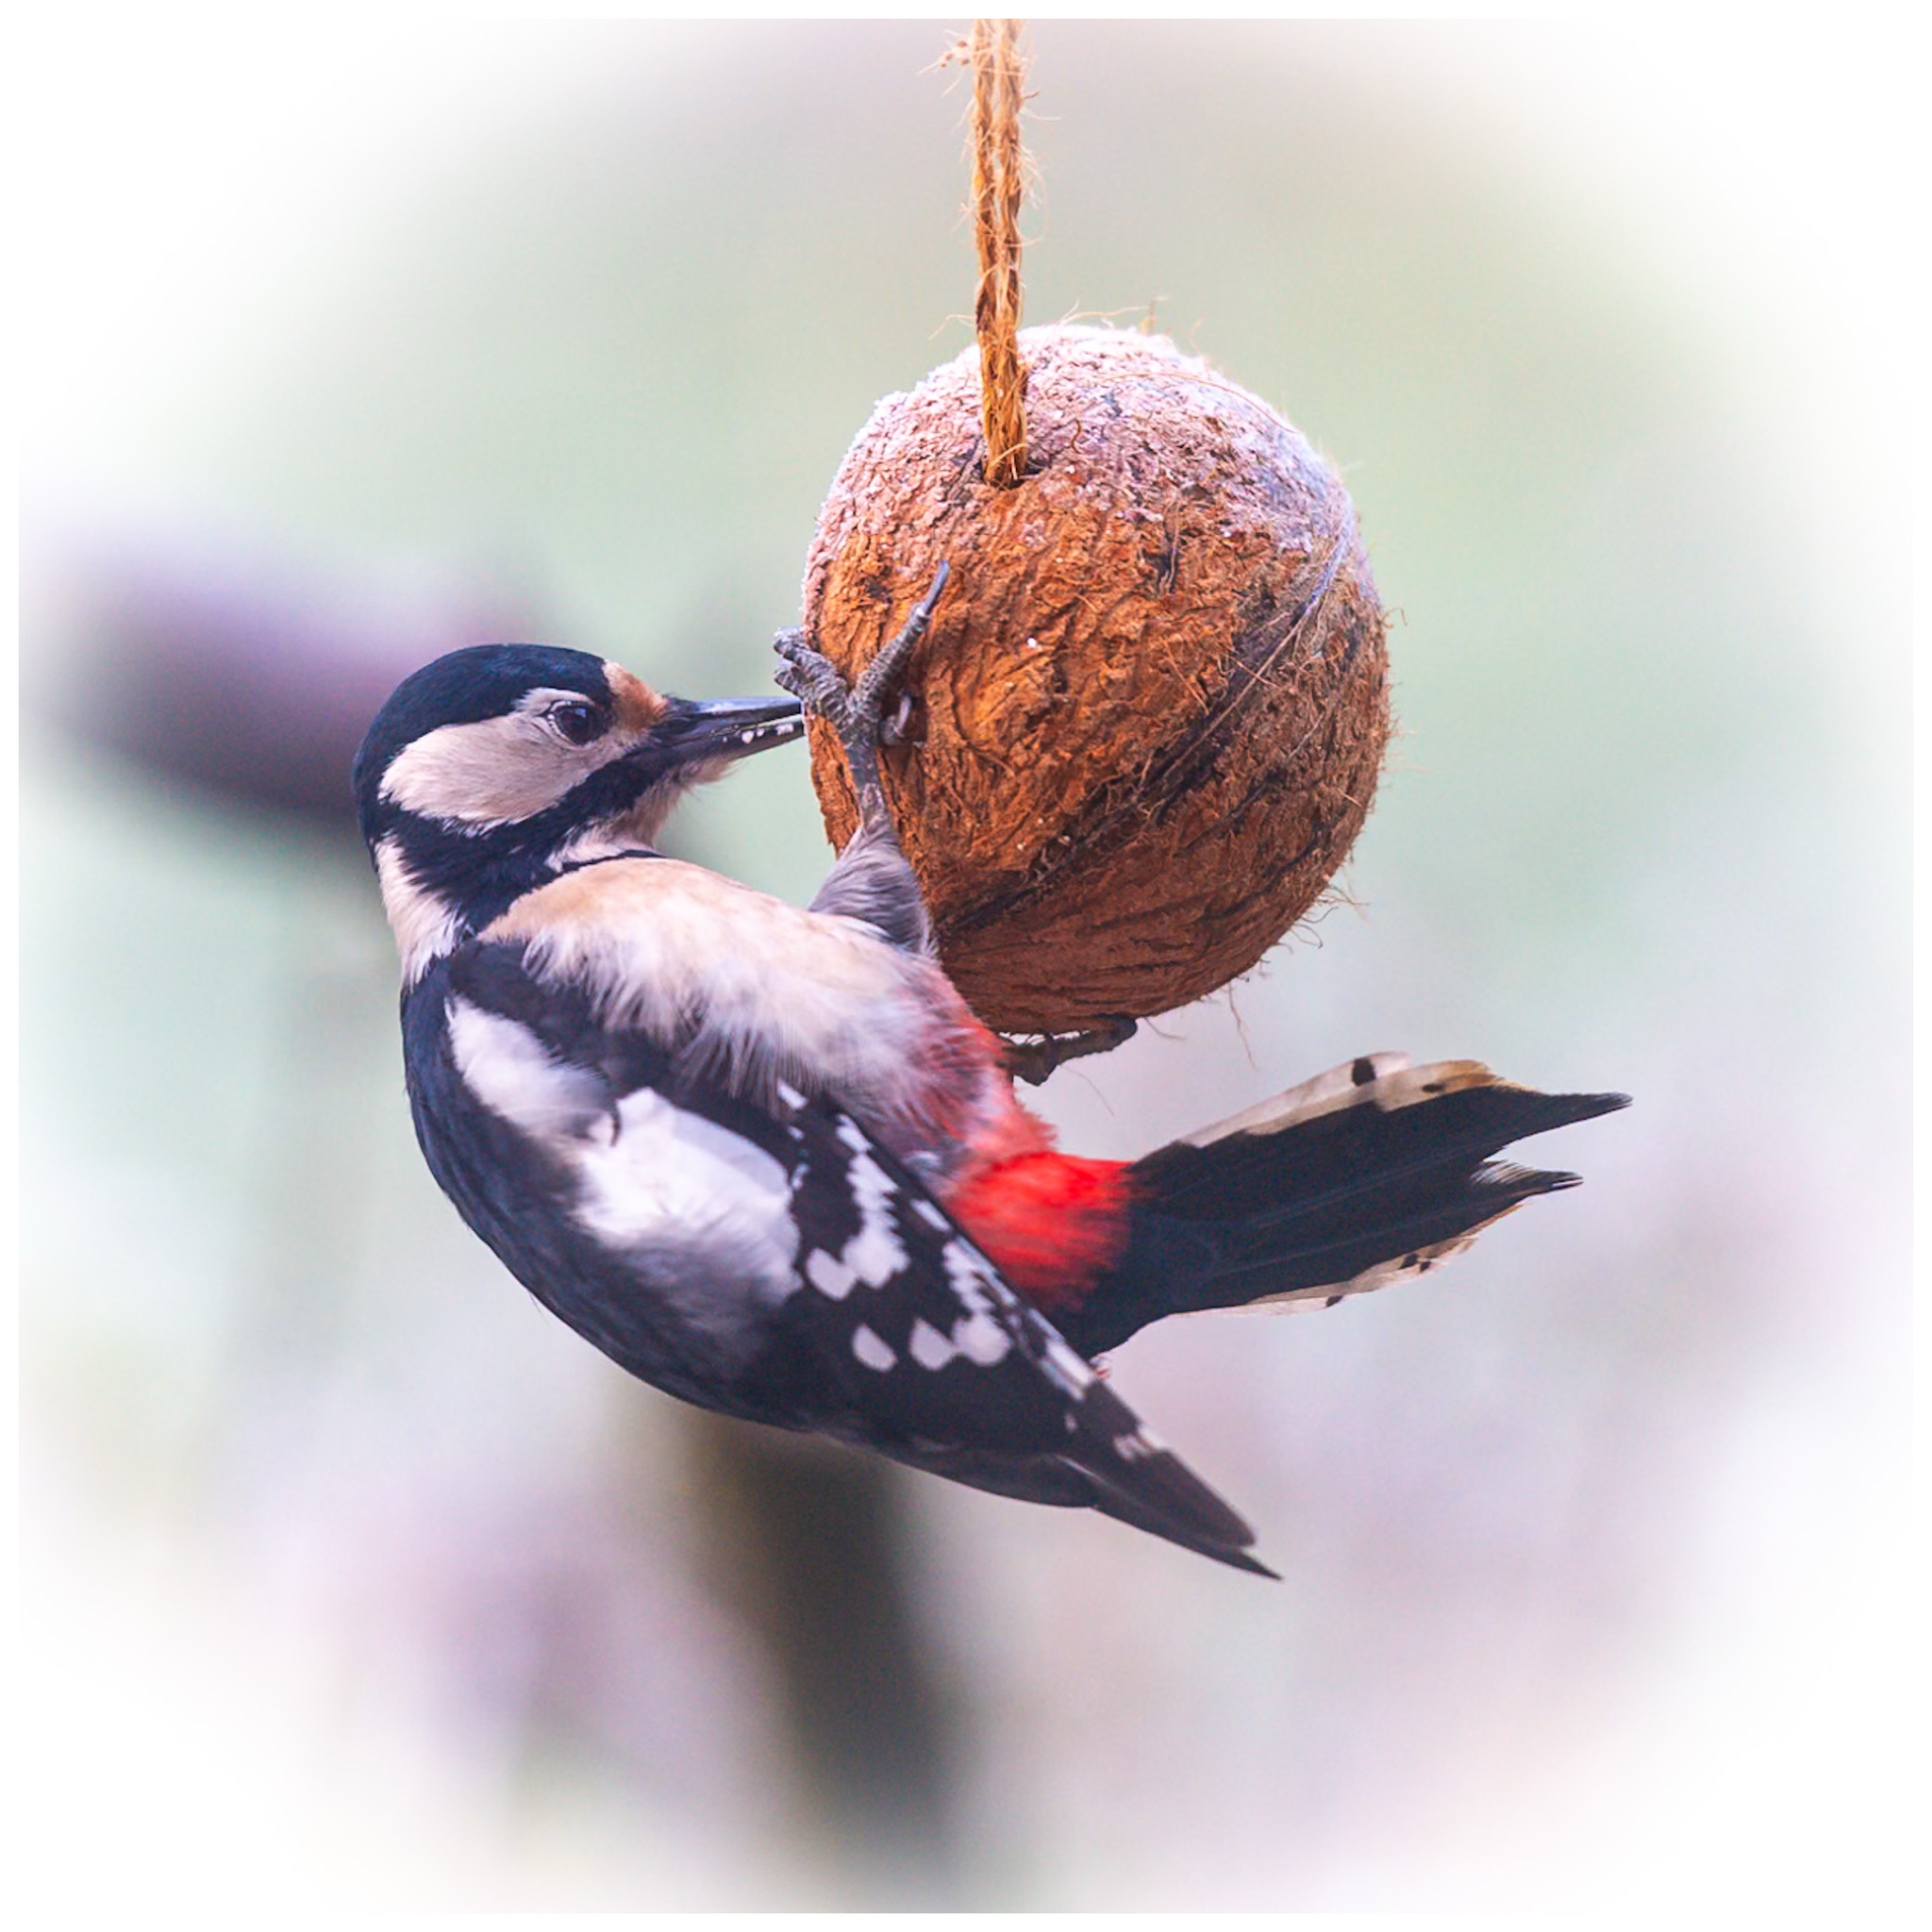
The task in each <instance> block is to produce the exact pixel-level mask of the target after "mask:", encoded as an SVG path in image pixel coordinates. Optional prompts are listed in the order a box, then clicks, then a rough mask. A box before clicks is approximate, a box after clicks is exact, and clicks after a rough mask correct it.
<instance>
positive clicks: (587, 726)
mask: <svg viewBox="0 0 1932 1932" xmlns="http://www.w3.org/2000/svg"><path fill="white" fill-rule="evenodd" d="M549 716H550V722H551V723H552V724H555V725H556V726H557V728H558V731H560V732H561V733H562V734H563V736H564V737H565V738H566V739H568V740H569V741H570V742H571V743H572V744H589V743H590V741H591V739H593V738H595V737H596V736H597V734H598V733H599V732H600V731H602V730H603V728H604V721H603V719H602V718H600V717H599V716H598V715H597V708H596V707H595V706H594V705H555V706H553V707H552V708H551V710H550V714H549Z"/></svg>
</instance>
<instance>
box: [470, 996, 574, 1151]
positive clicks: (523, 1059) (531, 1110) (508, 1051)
mask: <svg viewBox="0 0 1932 1932" xmlns="http://www.w3.org/2000/svg"><path fill="white" fill-rule="evenodd" d="M449 1040H450V1050H451V1053H452V1054H453V1056H454V1057H455V1059H456V1063H457V1072H458V1074H461V1075H462V1078H463V1084H464V1086H466V1087H467V1088H468V1089H469V1090H470V1091H471V1092H472V1093H474V1094H475V1096H476V1098H477V1099H478V1100H480V1101H481V1102H482V1103H483V1105H484V1106H485V1107H487V1108H489V1109H490V1111H491V1113H493V1114H496V1115H498V1116H500V1117H501V1118H502V1119H504V1120H507V1121H508V1122H509V1124H511V1125H512V1126H513V1127H518V1128H521V1129H522V1130H523V1131H524V1132H525V1133H526V1134H528V1135H530V1136H531V1138H532V1139H535V1140H553V1139H556V1138H558V1137H559V1136H567V1135H574V1134H582V1133H584V1132H586V1131H587V1130H588V1129H589V1127H590V1126H591V1123H592V1122H593V1121H595V1120H597V1119H598V1118H600V1117H601V1116H602V1115H603V1114H604V1112H605V1088H604V1083H603V1082H602V1081H601V1080H599V1079H598V1078H597V1076H596V1075H595V1074H591V1073H587V1072H586V1071H585V1070H584V1069H583V1068H581V1067H573V1066H569V1065H567V1064H566V1063H565V1062H563V1061H561V1060H558V1059H554V1058H552V1057H551V1056H550V1054H549V1052H548V1051H547V1050H546V1049H545V1048H544V1045H543V1043H542V1041H540V1040H539V1039H538V1038H537V1036H536V1035H535V1034H534V1033H532V1032H531V1031H530V1029H529V1028H528V1027H527V1026H521V1025H519V1024H517V1023H516V1021H514V1020H506V1019H505V1018H504V1017H503V1015H502V1014H501V1013H491V1012H486V1011H485V1010H484V1009H483V1008H481V1007H477V1006H473V1005H472V1004H471V1003H470V1002H469V1001H468V1000H466V999H462V998H460V997H458V998H453V999H452V1000H451V1001H450V1003H449Z"/></svg>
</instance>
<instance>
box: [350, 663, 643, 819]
mask: <svg viewBox="0 0 1932 1932" xmlns="http://www.w3.org/2000/svg"><path fill="white" fill-rule="evenodd" d="M582 697H583V693H582V692H581V691H532V692H531V693H530V694H529V695H528V696H527V697H526V698H525V700H524V703H523V708H520V709H518V710H515V711H512V712H511V713H510V714H509V715H508V717H504V718H480V719H478V720H476V721H475V723H474V724H440V725H438V726H437V728H436V729H435V730H434V731H425V733H424V734H423V736H422V737H421V738H419V739H417V740H416V741H415V742H414V743H413V744H408V745H406V746H404V748H403V749H402V750H401V751H400V752H398V753H397V754H396V757H395V758H394V760H393V761H392V762H391V765H390V768H389V770H388V771H387V772H386V773H385V774H383V780H382V795H383V797H384V798H386V799H388V800H389V801H390V802H391V804H393V805H399V806H401V807H402V808H403V809H404V810H405V811H408V812H414V813H415V814H416V815H417V816H418V817H420V818H426V819H436V820H438V821H440V822H441V824H451V825H460V826H463V827H465V828H467V829H468V830H470V831H474V832H487V831H489V830H491V827H493V826H496V825H508V824H515V823H516V822H517V821H518V820H519V819H527V818H532V817H534V816H535V815H536V814H537V813H538V812H540V811H544V810H547V809H548V808H550V807H551V806H553V805H555V804H556V803H557V802H558V799H560V798H562V797H563V796H564V795H565V793H566V792H569V791H573V790H574V789H575V787H577V786H578V785H581V784H582V783H583V782H584V780H585V779H586V778H588V777H589V776H590V775H591V773H592V772H594V771H596V770H597V769H598V768H599V767H600V766H603V765H607V764H608V763H609V762H610V761H611V760H612V759H613V758H621V757H623V755H624V754H625V752H626V751H628V750H629V749H630V748H631V746H632V745H634V744H635V743H636V742H637V735H636V734H635V733H626V732H624V731H621V730H618V731H608V732H606V733H605V734H604V736H603V737H602V738H599V739H597V740H595V741H592V742H591V743H590V744H585V745H575V744H567V743H565V742H564V741H563V740H562V739H561V738H559V737H558V735H557V733H556V732H555V731H553V730H552V729H551V728H550V727H549V726H548V725H547V724H544V723H543V721H542V718H541V711H542V710H543V709H544V708H546V707H547V706H549V705H551V704H555V703H559V702H562V703H570V702H579V703H580V702H581V701H582Z"/></svg>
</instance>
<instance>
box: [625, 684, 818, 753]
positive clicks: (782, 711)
mask: <svg viewBox="0 0 1932 1932" xmlns="http://www.w3.org/2000/svg"><path fill="white" fill-rule="evenodd" d="M804 736H805V709H804V707H803V706H801V705H800V704H799V702H798V700H797V699H796V698H720V699H717V700H716V701H715V702H713V703H711V704H693V703H691V701H690V700H689V699H687V698H673V699H672V701H671V709H670V711H669V712H668V713H667V714H666V716H665V718H664V720H663V722H662V723H661V724H659V725H658V728H657V730H656V731H654V732H653V733H652V734H651V740H650V742H651V745H652V748H653V753H654V755H655V756H656V757H657V758H661V759H663V760H665V761H666V762H668V763H670V764H673V765H700V764H725V763H728V762H730V761H731V760H732V759H734V758H749V757H750V756H751V755H752V753H753V752H755V751H769V750H770V749H771V748H772V746H773V745H774V744H790V743H791V741H792V740H793V739H794V738H802V737H804Z"/></svg>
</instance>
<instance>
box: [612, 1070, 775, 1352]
mask: <svg viewBox="0 0 1932 1932" xmlns="http://www.w3.org/2000/svg"><path fill="white" fill-rule="evenodd" d="M575 1167H576V1173H577V1186H578V1191H577V1200H576V1208H575V1215H576V1221H577V1224H578V1226H580V1227H581V1228H582V1229H583V1230H584V1232H585V1233H586V1234H588V1235H591V1237H592V1238H593V1239H594V1240H596V1241H599V1242H600V1243H601V1244H602V1245H603V1246H605V1247H607V1248H610V1249H613V1250H616V1251H619V1252H622V1253H625V1254H627V1255H629V1256H630V1257H633V1259H634V1260H636V1261H637V1262H638V1263H639V1264H640V1265H641V1267H643V1268H644V1270H645V1272H646V1273H647V1274H649V1275H650V1277H651V1278H652V1279H653V1280H654V1281H655V1282H656V1283H657V1285H658V1288H659V1290H660V1291H665V1292H668V1293H669V1294H670V1296H671V1299H673V1300H674V1301H675V1302H676V1303H677V1304H678V1305H679V1306H680V1307H682V1308H683V1309H684V1312H685V1313H686V1315H687V1317H688V1318H690V1319H691V1320H694V1321H702V1322H705V1323H707V1324H713V1325H723V1326H727V1327H728V1326H733V1325H736V1324H737V1323H738V1322H740V1321H741V1320H742V1319H743V1317H744V1316H745V1315H746V1314H748V1312H749V1310H748V1309H745V1308H744V1307H743V1305H742V1303H741V1300H740V1299H739V1298H740V1297H741V1294H742V1293H743V1291H745V1290H747V1289H749V1290H752V1291H755V1292H756V1294H757V1295H758V1297H759V1298H760V1299H762V1300H764V1301H767V1302H774V1301H780V1300H783V1298H784V1297H785V1296H786V1295H788V1294H790V1293H791V1292H792V1291H794V1290H795V1289H796V1288H797V1286H798V1277H797V1275H796V1274H794V1273H793V1264H794V1262H795V1261H796V1259H797V1256H798V1226H797V1224H796V1223H795V1222H794V1221H793V1220H792V1218H791V1175H790V1174H788V1173H787V1172H786V1170H785V1168H784V1167H783V1166H782V1165H781V1164H780V1163H779V1162H778V1161H776V1160H774V1159H773V1158H772V1157H771V1156H770V1155H769V1154H767V1153H766V1152H765V1151H764V1149H763V1148H761V1147H758V1146H755V1145H754V1144H753V1143H752V1142H751V1141H747V1140H745V1139H744V1138H743V1137H742V1136H741V1135H739V1134H734V1133H733V1132H731V1130H730V1129H729V1128H728V1127H721V1126H720V1125H718V1124H717V1123H716V1122H715V1121H708V1120H706V1119H705V1118H704V1117H703V1116H702V1115H700V1114H694V1113H689V1112H687V1111H686V1110H685V1109H684V1108H681V1107H677V1106H675V1104H674V1103H672V1102H671V1101H669V1100H667V1099H666V1098H665V1097H664V1096H663V1095H662V1094H661V1093H659V1092H658V1091H656V1090H655V1089H652V1088H648V1087H644V1088H640V1089H639V1090H638V1091H636V1092H635V1093H627V1094H625V1097H624V1098H623V1099H622V1100H621V1101H619V1102H618V1104H617V1129H616V1132H615V1133H614V1134H611V1135H609V1136H608V1137H605V1136H599V1137H596V1138H593V1139H592V1140H591V1141H589V1142H588V1143H586V1144H585V1145H584V1146H583V1147H582V1148H581V1149H580V1150H579V1151H578V1153H577V1156H576V1159H575Z"/></svg>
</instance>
